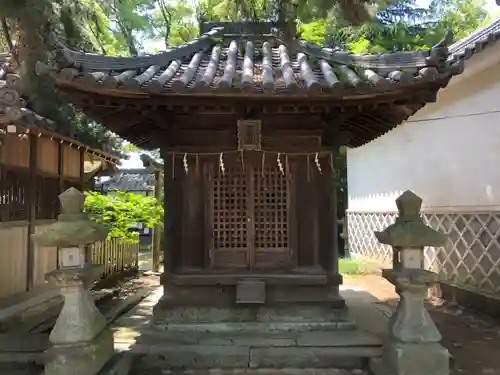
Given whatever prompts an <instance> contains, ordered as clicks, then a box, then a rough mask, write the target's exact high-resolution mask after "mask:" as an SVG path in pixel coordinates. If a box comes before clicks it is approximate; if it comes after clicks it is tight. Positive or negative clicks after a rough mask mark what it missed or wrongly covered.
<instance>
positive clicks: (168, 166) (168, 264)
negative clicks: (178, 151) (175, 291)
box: [162, 153, 177, 280]
mask: <svg viewBox="0 0 500 375" xmlns="http://www.w3.org/2000/svg"><path fill="white" fill-rule="evenodd" d="M162 158H163V160H164V178H163V208H164V210H165V211H164V212H165V213H164V215H163V220H164V223H163V224H164V226H163V233H164V236H165V239H164V249H163V275H164V277H165V279H166V280H168V279H169V277H170V275H171V273H172V269H173V267H174V264H173V261H174V246H175V242H174V241H175V239H174V231H175V220H176V214H177V213H176V211H175V205H174V200H175V198H176V197H175V195H174V193H175V190H174V183H175V180H174V177H175V175H174V172H175V169H174V167H175V166H174V165H173V163H172V160H173V155H171V156H170V157H169V155H166V154H164V153H163V154H162Z"/></svg>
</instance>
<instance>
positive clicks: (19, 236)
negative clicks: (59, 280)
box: [0, 222, 28, 298]
mask: <svg viewBox="0 0 500 375" xmlns="http://www.w3.org/2000/svg"><path fill="white" fill-rule="evenodd" d="M0 244H1V246H0V298H6V297H10V296H12V295H14V294H17V293H22V292H24V291H26V286H27V285H26V284H27V274H26V272H27V266H26V265H27V261H28V259H27V257H28V223H27V222H26V223H16V224H14V225H13V224H5V225H2V226H0Z"/></svg>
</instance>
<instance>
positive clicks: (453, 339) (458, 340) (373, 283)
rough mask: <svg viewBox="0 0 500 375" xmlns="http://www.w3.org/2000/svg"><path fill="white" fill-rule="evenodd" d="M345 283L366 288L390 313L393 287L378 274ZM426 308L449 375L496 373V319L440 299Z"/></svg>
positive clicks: (499, 324) (499, 354) (499, 364)
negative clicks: (445, 352)
mask: <svg viewBox="0 0 500 375" xmlns="http://www.w3.org/2000/svg"><path fill="white" fill-rule="evenodd" d="M345 283H346V284H353V285H356V286H357V287H358V288H360V289H363V290H367V291H369V293H370V294H371V295H372V297H373V298H374V299H375V301H376V302H375V305H376V306H377V309H379V310H381V311H386V312H387V313H390V311H392V310H393V309H394V308H395V307H396V304H397V301H398V296H397V295H396V293H395V292H394V288H393V286H392V285H391V284H390V283H389V282H387V281H386V280H384V279H382V278H381V277H379V276H375V275H369V276H358V277H356V278H352V279H347V280H345ZM428 309H429V313H430V315H431V317H432V318H433V320H434V322H435V323H436V325H437V327H438V329H439V331H440V332H441V334H442V336H443V340H442V344H443V346H445V347H446V348H447V349H448V350H449V351H450V353H451V355H452V356H453V360H452V368H451V375H493V374H495V375H499V374H500V321H499V320H497V319H493V318H491V317H487V316H481V315H480V314H478V313H477V312H473V311H470V310H465V309H463V308H460V307H459V306H457V305H456V304H453V303H443V302H442V301H430V302H429V304H428Z"/></svg>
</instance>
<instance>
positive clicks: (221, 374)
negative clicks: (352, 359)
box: [129, 368, 369, 375]
mask: <svg viewBox="0 0 500 375" xmlns="http://www.w3.org/2000/svg"><path fill="white" fill-rule="evenodd" d="M129 375H369V373H368V372H367V371H366V370H361V369H354V370H345V369H336V368H327V369H316V368H303V369H302V368H301V369H297V368H284V369H272V368H263V369H249V368H239V369H229V370H228V369H220V368H213V369H209V370H160V369H158V370H157V371H152V372H144V371H143V370H141V369H140V368H133V369H132V371H131V372H130V373H129Z"/></svg>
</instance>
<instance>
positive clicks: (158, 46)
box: [121, 0, 500, 168]
mask: <svg viewBox="0 0 500 375" xmlns="http://www.w3.org/2000/svg"><path fill="white" fill-rule="evenodd" d="M471 1H472V0H471ZM191 2H192V3H193V5H195V4H196V0H191ZM430 2H431V0H420V1H417V4H418V6H420V7H422V8H425V7H427V6H429V3H430ZM485 9H486V10H487V11H488V12H496V11H500V6H498V5H497V4H496V1H495V0H486V6H485ZM144 47H145V49H146V50H147V51H148V52H152V51H154V50H162V49H164V44H163V42H162V41H159V42H154V41H151V42H150V43H146V44H145V45H144ZM121 168H142V161H141V159H140V153H135V152H134V153H131V154H130V158H129V159H128V160H123V161H122V165H121Z"/></svg>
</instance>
